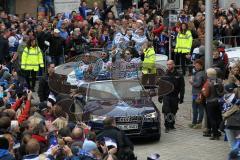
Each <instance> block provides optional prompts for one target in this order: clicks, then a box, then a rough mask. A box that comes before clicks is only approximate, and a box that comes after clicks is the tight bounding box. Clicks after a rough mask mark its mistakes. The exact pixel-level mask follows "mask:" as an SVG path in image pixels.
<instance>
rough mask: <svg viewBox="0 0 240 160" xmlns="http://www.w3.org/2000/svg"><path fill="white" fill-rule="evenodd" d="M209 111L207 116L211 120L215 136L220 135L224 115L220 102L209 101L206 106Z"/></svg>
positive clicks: (211, 128) (210, 123)
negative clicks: (219, 130)
mask: <svg viewBox="0 0 240 160" xmlns="http://www.w3.org/2000/svg"><path fill="white" fill-rule="evenodd" d="M206 111H207V117H208V120H209V124H208V125H210V126H208V127H210V128H208V129H210V130H211V131H212V134H213V136H217V137H218V136H219V132H218V129H219V126H220V123H221V121H222V115H221V108H220V106H219V103H218V102H210V103H209V102H208V103H207V106H206Z"/></svg>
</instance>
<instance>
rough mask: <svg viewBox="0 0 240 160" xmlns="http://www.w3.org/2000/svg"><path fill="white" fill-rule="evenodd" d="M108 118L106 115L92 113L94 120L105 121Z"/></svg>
mask: <svg viewBox="0 0 240 160" xmlns="http://www.w3.org/2000/svg"><path fill="white" fill-rule="evenodd" d="M106 118H107V117H106V116H98V115H91V120H92V121H103V120H105V119H106Z"/></svg>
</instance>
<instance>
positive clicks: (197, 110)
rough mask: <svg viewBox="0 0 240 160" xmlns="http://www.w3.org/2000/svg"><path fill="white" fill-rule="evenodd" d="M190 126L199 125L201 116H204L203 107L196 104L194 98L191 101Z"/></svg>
mask: <svg viewBox="0 0 240 160" xmlns="http://www.w3.org/2000/svg"><path fill="white" fill-rule="evenodd" d="M192 114H193V119H192V124H199V123H202V120H203V116H204V106H203V105H202V104H197V103H196V98H193V100H192Z"/></svg>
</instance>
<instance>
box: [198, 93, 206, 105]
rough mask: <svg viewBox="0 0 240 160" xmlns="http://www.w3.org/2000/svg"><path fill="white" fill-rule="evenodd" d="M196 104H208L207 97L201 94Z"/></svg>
mask: <svg viewBox="0 0 240 160" xmlns="http://www.w3.org/2000/svg"><path fill="white" fill-rule="evenodd" d="M195 102H196V103H197V104H204V103H205V102H206V98H205V96H204V95H203V94H202V93H199V94H198V96H197V98H196V100H195Z"/></svg>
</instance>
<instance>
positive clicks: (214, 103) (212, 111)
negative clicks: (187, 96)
mask: <svg viewBox="0 0 240 160" xmlns="http://www.w3.org/2000/svg"><path fill="white" fill-rule="evenodd" d="M223 91H224V89H223V85H222V80H221V79H218V78H217V71H216V70H215V69H214V68H209V69H207V81H206V82H205V84H204V86H203V89H202V94H203V95H204V96H205V97H206V113H207V121H208V125H207V129H208V130H207V132H205V133H204V136H211V138H210V140H219V137H220V136H221V133H220V132H219V131H218V129H219V125H220V123H221V121H222V116H221V108H220V104H219V102H218V100H219V98H220V97H221V96H223Z"/></svg>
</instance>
